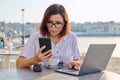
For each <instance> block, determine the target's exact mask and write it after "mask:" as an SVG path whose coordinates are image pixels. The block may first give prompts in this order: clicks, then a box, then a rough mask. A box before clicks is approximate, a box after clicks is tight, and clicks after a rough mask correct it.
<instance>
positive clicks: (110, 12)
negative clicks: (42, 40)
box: [0, 0, 120, 23]
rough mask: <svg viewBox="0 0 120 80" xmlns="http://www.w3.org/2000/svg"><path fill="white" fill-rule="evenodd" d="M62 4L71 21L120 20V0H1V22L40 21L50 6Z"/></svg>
mask: <svg viewBox="0 0 120 80" xmlns="http://www.w3.org/2000/svg"><path fill="white" fill-rule="evenodd" d="M54 3H59V4H62V5H63V6H64V7H65V8H66V10H67V12H68V16H69V20H70V22H73V21H74V22H80V23H83V22H97V21H102V22H107V21H115V22H120V9H119V8H120V0H0V22H1V21H5V22H20V23H21V22H22V12H21V9H25V12H24V22H35V23H39V22H40V21H41V20H42V17H43V14H44V12H45V10H46V8H47V7H48V6H50V5H51V4H54Z"/></svg>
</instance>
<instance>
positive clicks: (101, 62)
mask: <svg viewBox="0 0 120 80" xmlns="http://www.w3.org/2000/svg"><path fill="white" fill-rule="evenodd" d="M115 46H116V44H90V46H89V48H88V51H87V53H86V56H85V58H84V61H83V63H82V65H81V68H80V70H79V71H78V70H75V69H69V68H68V67H65V66H64V67H61V68H59V69H56V71H57V72H60V73H66V74H71V75H85V74H91V73H96V72H100V71H103V70H105V68H106V66H107V64H108V62H109V60H110V58H111V55H112V53H113V51H114V48H115Z"/></svg>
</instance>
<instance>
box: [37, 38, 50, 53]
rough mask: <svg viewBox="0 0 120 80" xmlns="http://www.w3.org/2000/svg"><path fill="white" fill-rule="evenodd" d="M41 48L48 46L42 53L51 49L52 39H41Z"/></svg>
mask: <svg viewBox="0 0 120 80" xmlns="http://www.w3.org/2000/svg"><path fill="white" fill-rule="evenodd" d="M39 46H40V48H41V47H42V46H46V48H45V49H44V50H43V51H42V53H44V52H46V51H48V50H50V49H51V39H50V38H39Z"/></svg>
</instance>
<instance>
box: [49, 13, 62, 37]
mask: <svg viewBox="0 0 120 80" xmlns="http://www.w3.org/2000/svg"><path fill="white" fill-rule="evenodd" d="M63 26H64V20H63V17H62V16H61V15H60V14H56V15H51V16H50V18H49V20H48V22H47V28H48V31H49V33H50V36H52V37H56V36H59V34H60V32H61V31H62V29H63Z"/></svg>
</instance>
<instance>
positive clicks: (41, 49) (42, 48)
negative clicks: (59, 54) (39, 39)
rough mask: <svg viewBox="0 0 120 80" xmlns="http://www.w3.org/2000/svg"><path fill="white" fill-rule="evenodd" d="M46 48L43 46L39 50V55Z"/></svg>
mask: <svg viewBox="0 0 120 80" xmlns="http://www.w3.org/2000/svg"><path fill="white" fill-rule="evenodd" d="M45 48H46V46H42V47H41V48H40V49H39V51H38V52H39V53H41V52H42V51H43V50H44V49H45Z"/></svg>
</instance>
